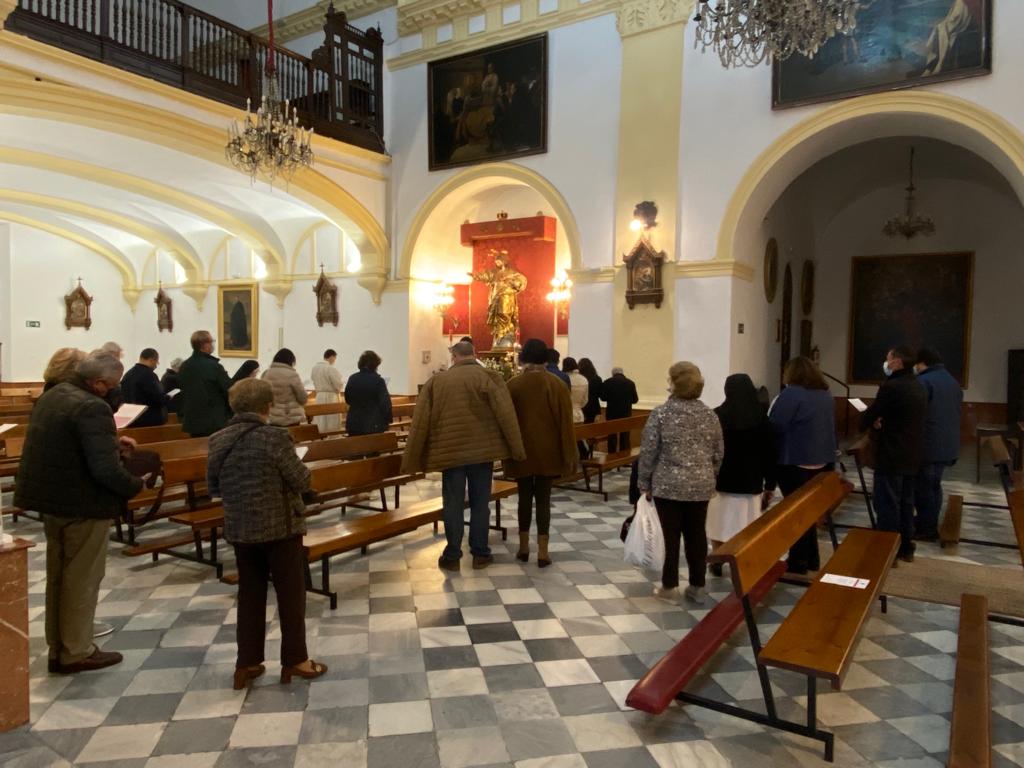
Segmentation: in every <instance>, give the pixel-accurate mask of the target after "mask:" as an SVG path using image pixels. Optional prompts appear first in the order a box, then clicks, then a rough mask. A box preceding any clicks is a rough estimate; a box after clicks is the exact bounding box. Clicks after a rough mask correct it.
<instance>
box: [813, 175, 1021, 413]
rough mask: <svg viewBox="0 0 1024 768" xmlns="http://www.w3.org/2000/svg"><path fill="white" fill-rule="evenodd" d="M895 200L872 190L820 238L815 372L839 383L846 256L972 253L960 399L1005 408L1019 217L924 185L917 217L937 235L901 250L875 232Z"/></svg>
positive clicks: (1016, 343)
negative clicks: (966, 359)
mask: <svg viewBox="0 0 1024 768" xmlns="http://www.w3.org/2000/svg"><path fill="white" fill-rule="evenodd" d="M902 195H903V190H902V188H901V187H899V186H897V185H893V186H891V187H887V188H883V189H879V190H876V191H874V192H872V193H870V194H868V195H866V196H864V197H862V198H861V199H860V200H858V201H857V202H855V203H854V204H852V205H850V206H849V207H848V208H846V209H845V210H844V211H842V212H841V213H840V214H839V215H837V216H836V217H835V218H834V219H833V220H832V221H831V223H830V224H829V225H828V226H827V227H826V228H824V229H823V231H822V235H821V238H820V240H819V243H818V251H819V257H820V261H819V264H818V276H817V298H816V300H815V311H814V325H815V337H816V339H817V343H818V344H819V346H820V348H821V365H822V368H823V369H824V370H827V371H831V372H841V373H840V375H843V376H845V375H846V355H847V343H848V334H849V312H850V261H851V258H852V257H853V256H871V255H884V254H901V253H941V252H949V251H974V253H975V261H974V300H973V312H972V318H971V355H970V381H969V383H968V389H967V391H966V392H965V399H966V400H969V401H972V402H991V403H1001V402H1006V352H1007V350H1009V349H1018V348H1020V347H1022V346H1024V326H1022V324H1021V322H1020V301H1019V292H1020V286H1021V285H1024V210H1022V209H1021V207H1020V205H1019V204H1018V203H1017V202H1016V201H1015V200H1013V199H1010V198H1009V197H1008V196H1007V195H1005V194H999V193H997V192H994V191H992V190H991V189H990V188H989V187H987V186H982V185H978V184H973V183H970V182H966V181H953V180H947V181H931V182H929V183H928V186H927V187H925V188H922V189H921V191H920V204H919V210H920V211H921V212H923V213H926V214H927V215H929V216H931V217H932V218H933V219H934V220H935V224H936V233H935V234H934V235H933V236H931V237H918V238H915V239H913V240H911V241H909V242H907V241H906V240H904V239H902V238H900V239H898V240H893V239H890V238H888V237H886V236H884V235H883V234H882V233H881V225H882V224H883V223H884V222H885V221H886V220H887V219H888V218H889V217H891V216H892V215H893V214H894V213H895V212H896V211H898V210H899V207H900V202H901V199H902ZM878 364H879V366H881V364H882V361H881V360H879V361H878ZM875 390H876V388H875V387H854V396H855V397H856V396H868V397H870V396H873V395H874V393H875Z"/></svg>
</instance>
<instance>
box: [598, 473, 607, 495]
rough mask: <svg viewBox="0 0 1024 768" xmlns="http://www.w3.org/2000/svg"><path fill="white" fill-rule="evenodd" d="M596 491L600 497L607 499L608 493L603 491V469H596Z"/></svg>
mask: <svg viewBox="0 0 1024 768" xmlns="http://www.w3.org/2000/svg"><path fill="white" fill-rule="evenodd" d="M597 492H598V493H599V494H601V497H602V498H603V499H604V500H605V501H608V494H607V493H605V492H604V470H603V469H599V470H597Z"/></svg>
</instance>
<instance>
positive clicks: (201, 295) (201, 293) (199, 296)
mask: <svg viewBox="0 0 1024 768" xmlns="http://www.w3.org/2000/svg"><path fill="white" fill-rule="evenodd" d="M181 290H182V293H184V294H185V295H186V296H188V297H189V298H190V299H192V301H194V302H195V303H196V307H197V308H198V309H199V311H200V312H202V311H203V304H204V303H205V302H206V295H207V294H208V293H209V292H210V284H209V283H207V282H205V281H204V282H201V283H185V287H184V288H182V289H181Z"/></svg>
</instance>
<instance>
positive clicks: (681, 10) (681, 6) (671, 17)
mask: <svg viewBox="0 0 1024 768" xmlns="http://www.w3.org/2000/svg"><path fill="white" fill-rule="evenodd" d="M693 6H694V0H628V2H625V3H622V6H621V8H619V11H618V13H617V14H616V24H617V26H618V28H619V34H620V35H621V36H622V37H630V36H632V35H639V34H642V33H644V32H651V31H653V30H655V29H661V28H662V27H668V26H671V25H673V24H685V23H686V22H687V21H688V20H689V18H690V15H691V14H692V13H693Z"/></svg>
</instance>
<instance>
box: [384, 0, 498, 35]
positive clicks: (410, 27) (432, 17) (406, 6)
mask: <svg viewBox="0 0 1024 768" xmlns="http://www.w3.org/2000/svg"><path fill="white" fill-rule="evenodd" d="M492 5H501V0H409V2H402V0H399V2H398V34H400V35H411V34H413V33H415V32H419V31H420V30H422V29H423V28H424V27H430V26H437V25H439V24H447V23H449V22H451V21H454V20H455V19H457V18H460V17H463V16H466V17H468V16H475V15H477V14H480V13H483V12H484V11H485V10H486V9H487V8H488V7H489V6H492Z"/></svg>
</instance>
